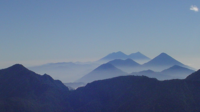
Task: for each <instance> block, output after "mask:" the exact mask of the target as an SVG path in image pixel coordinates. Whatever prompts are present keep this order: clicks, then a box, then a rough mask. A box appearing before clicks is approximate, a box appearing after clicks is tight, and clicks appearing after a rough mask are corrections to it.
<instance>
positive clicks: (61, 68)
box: [29, 62, 100, 83]
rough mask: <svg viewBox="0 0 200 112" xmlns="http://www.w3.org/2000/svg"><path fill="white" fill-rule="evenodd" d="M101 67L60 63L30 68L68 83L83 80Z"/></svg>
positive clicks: (94, 64)
mask: <svg viewBox="0 0 200 112" xmlns="http://www.w3.org/2000/svg"><path fill="white" fill-rule="evenodd" d="M99 65H100V64H96V63H73V62H59V63H48V64H44V65H40V66H34V67H29V69H30V70H32V71H34V72H36V73H38V74H45V73H47V74H49V75H51V76H52V77H53V78H54V79H60V80H62V82H65V83H68V82H74V81H75V80H77V79H79V78H81V77H82V76H83V75H84V74H87V73H89V72H91V71H92V70H94V69H95V68H96V67H98V66H99Z"/></svg>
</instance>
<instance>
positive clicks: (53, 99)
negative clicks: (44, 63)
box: [0, 64, 200, 112]
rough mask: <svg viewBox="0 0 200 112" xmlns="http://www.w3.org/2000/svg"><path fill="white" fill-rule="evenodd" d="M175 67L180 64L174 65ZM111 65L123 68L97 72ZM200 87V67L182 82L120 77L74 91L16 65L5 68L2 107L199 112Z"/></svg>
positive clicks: (0, 78) (32, 111)
mask: <svg viewBox="0 0 200 112" xmlns="http://www.w3.org/2000/svg"><path fill="white" fill-rule="evenodd" d="M174 68H179V67H176V66H175V67H172V68H170V69H174ZM110 69H111V70H116V71H118V69H117V68H116V67H114V66H113V65H112V64H104V65H102V66H100V67H98V68H97V69H95V70H96V71H98V70H100V71H102V70H110ZM166 71H167V70H166ZM118 72H119V71H118ZM121 73H123V72H121ZM141 73H154V72H153V71H151V70H147V71H143V72H141ZM199 87H200V70H198V71H197V72H194V73H192V74H191V75H189V76H188V77H187V78H186V79H181V80H180V79H179V80H178V79H174V80H166V81H159V80H157V79H155V78H148V77H146V76H133V75H128V76H119V77H114V78H109V79H105V80H98V81H94V82H91V83H88V84H87V85H86V86H85V87H80V88H78V89H76V90H72V91H69V89H68V88H67V87H66V86H64V85H63V84H62V82H60V81H58V80H53V79H52V78H51V77H50V76H49V75H47V74H45V75H38V74H36V73H34V72H32V71H30V70H28V69H26V68H25V67H24V66H22V65H20V64H16V65H13V66H11V67H9V68H6V69H2V70H0V111H2V112H116V111H117V112H199V111H200V96H199V94H200V89H199Z"/></svg>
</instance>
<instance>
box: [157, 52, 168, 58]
mask: <svg viewBox="0 0 200 112" xmlns="http://www.w3.org/2000/svg"><path fill="white" fill-rule="evenodd" d="M158 56H169V55H168V54H167V53H164V52H163V53H160V55H158ZM169 57H171V56H169Z"/></svg>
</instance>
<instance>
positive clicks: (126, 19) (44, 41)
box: [0, 0, 200, 68]
mask: <svg viewBox="0 0 200 112" xmlns="http://www.w3.org/2000/svg"><path fill="white" fill-rule="evenodd" d="M198 6H199V7H200V1H199V0H1V1H0V28H1V30H0V67H1V68H3V67H7V66H10V65H12V64H15V63H21V64H24V65H26V66H31V65H39V64H43V63H48V62H62V61H65V62H67V61H91V60H97V59H99V58H102V57H103V56H105V55H107V54H109V53H111V52H116V51H122V52H124V53H126V54H130V53H134V52H137V51H140V52H142V53H143V54H145V55H147V56H148V57H150V58H153V57H155V56H157V55H158V54H160V53H161V52H166V53H167V54H169V55H171V56H172V57H174V58H176V59H177V60H179V61H181V62H183V63H184V64H188V65H190V66H192V67H195V68H200V28H199V27H200V22H199V21H200V12H199V10H198Z"/></svg>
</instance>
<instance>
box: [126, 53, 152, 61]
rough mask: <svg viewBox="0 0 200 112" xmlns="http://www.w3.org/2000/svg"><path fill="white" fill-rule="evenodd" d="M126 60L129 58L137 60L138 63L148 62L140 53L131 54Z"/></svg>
mask: <svg viewBox="0 0 200 112" xmlns="http://www.w3.org/2000/svg"><path fill="white" fill-rule="evenodd" d="M128 58H131V59H133V60H136V61H137V60H138V61H142V60H144V61H149V60H150V58H149V57H147V56H145V55H143V54H142V53H140V52H136V53H132V54H130V55H128Z"/></svg>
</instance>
